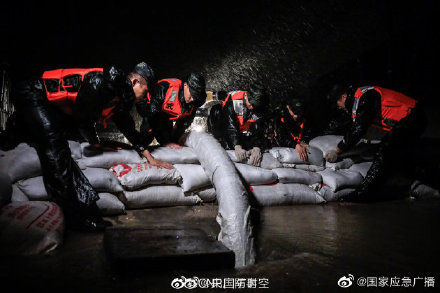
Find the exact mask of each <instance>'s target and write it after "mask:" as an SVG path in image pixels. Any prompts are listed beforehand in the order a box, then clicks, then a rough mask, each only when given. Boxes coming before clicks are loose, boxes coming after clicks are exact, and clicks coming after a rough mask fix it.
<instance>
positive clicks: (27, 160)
mask: <svg viewBox="0 0 440 293" xmlns="http://www.w3.org/2000/svg"><path fill="white" fill-rule="evenodd" d="M0 171H1V172H3V173H6V174H8V176H9V178H10V179H11V182H12V183H15V182H17V181H18V180H21V179H26V178H31V177H36V176H39V175H41V165H40V160H39V158H38V155H37V152H36V151H35V149H34V148H32V147H30V146H29V145H28V144H25V143H20V144H19V145H18V146H17V147H16V148H15V149H13V150H10V151H7V152H4V153H2V154H0Z"/></svg>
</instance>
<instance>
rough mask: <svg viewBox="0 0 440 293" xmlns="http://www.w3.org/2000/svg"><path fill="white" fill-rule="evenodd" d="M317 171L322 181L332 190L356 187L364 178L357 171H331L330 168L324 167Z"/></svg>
mask: <svg viewBox="0 0 440 293" xmlns="http://www.w3.org/2000/svg"><path fill="white" fill-rule="evenodd" d="M318 173H319V174H321V176H322V183H323V184H325V185H327V186H328V187H330V188H331V189H332V190H333V191H338V190H341V189H346V188H350V187H357V186H359V185H360V184H361V183H362V180H363V179H364V178H363V177H362V175H361V174H360V173H359V172H354V171H350V170H337V171H333V170H331V169H325V170H324V171H321V172H318Z"/></svg>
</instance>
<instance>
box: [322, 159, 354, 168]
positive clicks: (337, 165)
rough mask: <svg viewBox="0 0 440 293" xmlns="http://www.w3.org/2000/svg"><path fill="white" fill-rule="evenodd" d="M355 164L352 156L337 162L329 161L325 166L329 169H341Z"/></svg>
mask: <svg viewBox="0 0 440 293" xmlns="http://www.w3.org/2000/svg"><path fill="white" fill-rule="evenodd" d="M353 164H354V162H353V160H352V159H350V158H345V159H343V160H342V161H340V162H336V163H329V162H325V167H326V168H327V169H328V168H329V169H332V170H334V171H336V170H339V169H348V168H350V167H351V166H352V165H353Z"/></svg>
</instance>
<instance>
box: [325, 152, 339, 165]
mask: <svg viewBox="0 0 440 293" xmlns="http://www.w3.org/2000/svg"><path fill="white" fill-rule="evenodd" d="M325 160H326V161H327V162H329V163H334V162H336V161H337V160H338V151H337V150H331V151H329V152H328V153H327V154H325Z"/></svg>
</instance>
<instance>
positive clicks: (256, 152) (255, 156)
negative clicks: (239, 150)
mask: <svg viewBox="0 0 440 293" xmlns="http://www.w3.org/2000/svg"><path fill="white" fill-rule="evenodd" d="M262 158H263V157H262V156H261V150H260V148H259V147H253V148H252V150H251V157H250V158H249V164H251V165H252V166H255V167H259V166H260V164H261V159H262Z"/></svg>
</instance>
